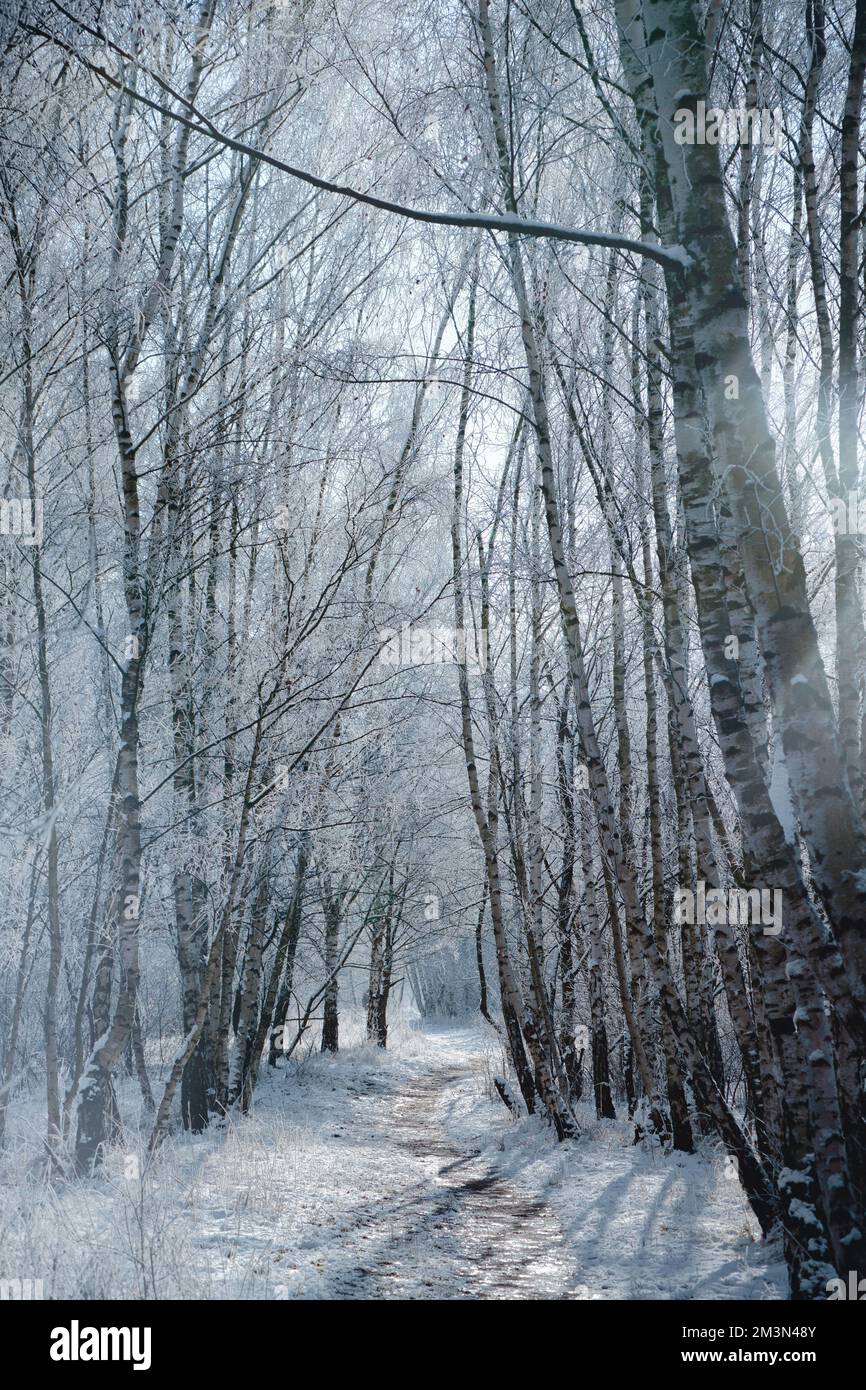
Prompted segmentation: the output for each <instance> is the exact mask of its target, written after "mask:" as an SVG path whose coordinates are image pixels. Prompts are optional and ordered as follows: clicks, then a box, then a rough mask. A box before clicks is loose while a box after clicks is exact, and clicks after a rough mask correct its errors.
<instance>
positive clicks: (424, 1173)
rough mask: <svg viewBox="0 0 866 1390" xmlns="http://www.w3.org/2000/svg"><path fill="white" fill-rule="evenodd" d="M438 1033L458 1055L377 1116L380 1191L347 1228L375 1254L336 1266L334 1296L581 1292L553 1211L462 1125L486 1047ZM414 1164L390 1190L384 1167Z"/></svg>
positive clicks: (475, 1094) (412, 1083) (480, 1080)
mask: <svg viewBox="0 0 866 1390" xmlns="http://www.w3.org/2000/svg"><path fill="white" fill-rule="evenodd" d="M431 1041H432V1042H433V1045H434V1047H435V1046H436V1043H437V1041H438V1042H439V1043H440V1046H441V1050H442V1051H443V1052H446V1053H447V1052H448V1051H452V1050H453V1051H455V1052H458V1053H459V1052H463V1056H462V1057H459V1056H458V1057H450V1058H447V1059H445V1060H443V1061H442V1062H441V1063H439V1064H435V1065H434V1066H433V1067H432V1069H431V1070H430V1071H428V1072H426V1073H425V1074H422V1075H419V1076H417V1077H415V1078H412V1079H411V1080H409V1081H407V1082H406V1083H405V1084H404V1085H403V1086H402V1088H401V1089H400V1091H399V1092H397V1093H395V1094H394V1095H393V1097H392V1104H391V1106H390V1107H389V1109H388V1111H385V1112H384V1113H382V1114H381V1115H380V1116H379V1121H378V1123H379V1125H380V1126H381V1145H382V1170H381V1171H382V1176H383V1191H382V1193H381V1195H380V1196H379V1197H378V1198H377V1199H376V1200H375V1201H373V1202H370V1203H368V1204H365V1206H364V1208H363V1209H362V1210H361V1211H360V1212H358V1213H357V1216H356V1221H355V1223H354V1230H350V1231H347V1232H346V1235H347V1236H350V1237H354V1238H355V1239H357V1238H358V1237H359V1236H360V1237H361V1239H363V1240H364V1241H365V1242H368V1249H369V1258H365V1259H364V1260H363V1262H362V1263H360V1264H358V1265H356V1266H355V1267H349V1268H346V1269H345V1270H344V1271H343V1272H342V1273H341V1274H340V1275H339V1276H338V1278H337V1280H336V1285H335V1287H334V1290H333V1292H334V1296H336V1297H342V1298H361V1299H368V1298H369V1299H383V1298H384V1299H387V1298H409V1299H415V1298H449V1299H510V1298H515V1299H542V1298H545V1299H547V1298H553V1299H561V1298H569V1297H581V1296H583V1297H586V1289H585V1287H584V1286H582V1285H578V1276H577V1273H576V1271H575V1269H574V1264H573V1259H571V1258H570V1256H569V1250H568V1245H567V1241H566V1236H565V1232H564V1231H563V1229H562V1226H561V1225H560V1223H559V1221H558V1219H557V1217H556V1216H555V1214H554V1213H553V1212H552V1211H551V1210H550V1208H549V1207H548V1206H547V1205H546V1204H545V1203H544V1202H543V1201H542V1200H540V1199H539V1197H538V1194H537V1193H533V1192H532V1191H530V1190H529V1189H524V1188H522V1187H521V1186H520V1184H519V1183H517V1182H515V1181H514V1180H513V1179H512V1178H510V1177H505V1176H504V1175H503V1174H501V1173H500V1172H498V1171H497V1170H496V1168H495V1167H493V1166H491V1162H490V1159H489V1157H488V1158H485V1157H482V1156H481V1154H480V1153H479V1151H478V1149H477V1148H473V1147H472V1142H471V1135H466V1134H465V1133H462V1132H461V1129H462V1128H463V1127H462V1126H461V1125H460V1123H459V1117H460V1114H461V1112H462V1111H463V1110H465V1109H466V1108H467V1107H468V1106H470V1105H474V1107H477V1102H478V1098H479V1092H480V1091H481V1090H482V1089H483V1086H484V1057H483V1055H482V1053H481V1052H475V1053H473V1052H472V1051H471V1050H470V1051H469V1052H468V1055H467V1052H466V1051H465V1050H464V1049H465V1048H466V1043H467V1042H468V1043H470V1044H471V1042H472V1041H473V1039H472V1038H471V1037H467V1038H466V1039H464V1037H463V1035H462V1034H460V1033H455V1031H454V1030H452V1031H450V1032H449V1033H447V1034H442V1035H440V1037H439V1038H437V1037H436V1035H434V1036H433V1039H432V1040H431ZM503 1116H505V1112H504V1111H503ZM407 1164H408V1165H411V1167H412V1169H413V1170H420V1173H419V1177H418V1179H417V1180H416V1181H415V1182H414V1183H413V1184H412V1185H411V1186H410V1187H409V1188H408V1190H407V1189H406V1188H401V1189H399V1190H397V1191H394V1192H389V1191H388V1186H387V1179H388V1175H389V1174H393V1173H395V1172H397V1171H399V1170H400V1169H401V1168H402V1169H404V1170H405V1168H406V1166H407Z"/></svg>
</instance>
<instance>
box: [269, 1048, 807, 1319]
mask: <svg viewBox="0 0 866 1390" xmlns="http://www.w3.org/2000/svg"><path fill="white" fill-rule="evenodd" d="M414 1043H415V1047H416V1049H417V1050H416V1052H415V1054H414V1055H406V1053H405V1052H404V1051H401V1050H400V1048H399V1046H398V1048H397V1049H396V1050H395V1052H394V1054H392V1055H391V1057H390V1058H388V1057H382V1056H381V1054H379V1055H378V1056H376V1055H375V1054H372V1055H371V1053H370V1051H369V1050H367V1049H361V1050H360V1051H359V1052H358V1053H356V1055H355V1057H354V1058H351V1054H344V1055H342V1056H340V1057H338V1058H336V1059H333V1060H330V1059H324V1058H316V1059H315V1064H314V1066H313V1068H312V1069H311V1073H310V1074H309V1075H307V1076H306V1077H305V1078H304V1079H303V1082H302V1095H301V1096H298V1097H297V1100H296V1101H295V1100H293V1102H292V1106H293V1109H294V1108H295V1105H297V1106H298V1108H301V1107H304V1106H305V1105H306V1107H307V1113H308V1114H309V1103H310V1102H311V1101H314V1096H315V1097H317V1098H318V1099H317V1100H316V1101H314V1104H321V1103H322V1102H323V1101H324V1105H325V1113H326V1114H328V1115H332V1114H333V1115H335V1116H337V1117H338V1118H337V1119H336V1121H335V1124H334V1126H333V1127H332V1129H331V1133H330V1140H331V1148H330V1149H329V1150H328V1151H327V1155H326V1156H325V1155H323V1157H325V1161H326V1163H327V1165H328V1166H329V1167H331V1166H332V1165H333V1167H334V1169H335V1171H334V1184H333V1187H332V1188H331V1189H330V1191H329V1193H328V1199H327V1201H324V1202H323V1201H322V1199H321V1192H316V1193H315V1194H313V1193H311V1194H310V1195H311V1196H312V1197H313V1201H314V1206H315V1209H316V1212H317V1217H313V1221H314V1224H315V1229H310V1227H309V1226H305V1227H304V1229H303V1230H302V1231H299V1235H300V1236H301V1243H300V1247H299V1248H298V1247H296V1256H295V1258H292V1257H291V1256H289V1255H288V1252H287V1257H286V1262H287V1264H288V1263H291V1265H292V1266H293V1269H292V1276H293V1277H290V1278H288V1279H287V1283H286V1285H285V1288H284V1292H283V1294H282V1296H284V1297H290V1298H291V1297H329V1298H356V1299H358V1298H360V1299H382V1298H411V1299H419V1298H420V1299H424V1298H434V1299H435V1298H450V1299H509V1298H512V1299H542V1298H556V1299H559V1298H562V1299H611V1298H614V1299H616V1298H622V1299H632V1298H697V1299H716V1298H722V1299H724V1298H743V1297H746V1298H778V1297H780V1296H782V1288H783V1284H782V1271H781V1266H780V1265H779V1264H777V1263H770V1258H769V1255H768V1253H767V1252H766V1250H765V1249H764V1248H763V1247H762V1246H761V1245H760V1243H759V1242H758V1240H757V1235H758V1232H757V1226H756V1223H755V1222H754V1220H753V1218H752V1216H751V1213H750V1212H749V1209H748V1207H747V1204H746V1202H745V1199H744V1197H743V1194H742V1191H741V1189H740V1186H739V1183H737V1182H730V1181H726V1179H725V1174H724V1166H723V1165H722V1163H721V1162H718V1163H716V1164H713V1163H708V1162H707V1161H706V1160H705V1159H699V1158H696V1157H685V1156H679V1157H674V1158H668V1159H665V1158H663V1157H661V1156H660V1155H658V1154H653V1153H651V1152H645V1151H644V1150H643V1149H639V1148H635V1146H634V1144H633V1143H632V1131H631V1127H630V1126H629V1125H628V1124H626V1123H610V1122H603V1123H601V1124H599V1123H598V1122H596V1121H595V1118H594V1114H593V1113H592V1112H591V1111H590V1110H589V1109H588V1108H584V1109H583V1112H582V1114H581V1116H580V1118H581V1123H582V1126H583V1134H582V1137H581V1138H580V1139H579V1140H577V1141H574V1142H572V1143H569V1144H566V1145H557V1144H555V1143H553V1142H552V1140H551V1136H550V1134H549V1131H548V1130H547V1129H546V1128H545V1126H544V1125H543V1123H542V1122H541V1121H540V1120H529V1121H524V1122H522V1123H519V1124H514V1123H513V1122H512V1121H511V1120H510V1119H509V1116H508V1114H507V1112H506V1111H505V1108H504V1107H503V1106H502V1104H501V1102H500V1101H499V1100H498V1099H492V1098H491V1094H490V1092H491V1086H490V1079H491V1074H492V1073H493V1072H494V1071H497V1070H499V1069H500V1067H501V1064H500V1063H499V1061H498V1059H497V1058H496V1055H495V1052H496V1045H495V1041H494V1040H492V1038H491V1036H490V1035H489V1034H487V1035H485V1034H482V1033H481V1032H479V1031H478V1030H477V1029H476V1028H475V1027H468V1028H467V1027H464V1028H456V1027H455V1028H448V1029H442V1030H439V1031H434V1030H428V1031H426V1032H424V1033H422V1034H420V1035H418V1034H416V1035H414ZM329 1076H330V1077H331V1078H332V1086H333V1089H332V1090H331V1091H330V1093H329V1092H328V1090H327V1086H326V1085H325V1086H324V1087H323V1083H324V1082H325V1081H326V1078H327V1077H329ZM340 1082H342V1085H341V1084H340ZM275 1089H276V1088H275ZM341 1091H342V1096H341ZM329 1100H330V1104H329ZM273 1103H276V1097H273V1099H269V1101H268V1102H267V1105H268V1107H269V1106H270V1105H271V1104H273ZM260 1114H261V1111H260ZM323 1118H324V1116H323ZM311 1217H312V1213H311V1212H310V1210H309V1208H307V1215H306V1217H305V1218H304V1219H305V1220H306V1221H309V1220H310V1218H311ZM319 1223H321V1224H319ZM307 1248H309V1250H310V1254H311V1255H312V1256H313V1259H312V1268H314V1269H315V1271H316V1277H315V1279H314V1285H313V1286H311V1282H310V1274H311V1267H310V1264H306V1262H305V1260H304V1259H303V1254H304V1251H305V1249H307ZM298 1256H300V1258H298ZM305 1266H306V1267H305Z"/></svg>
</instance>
